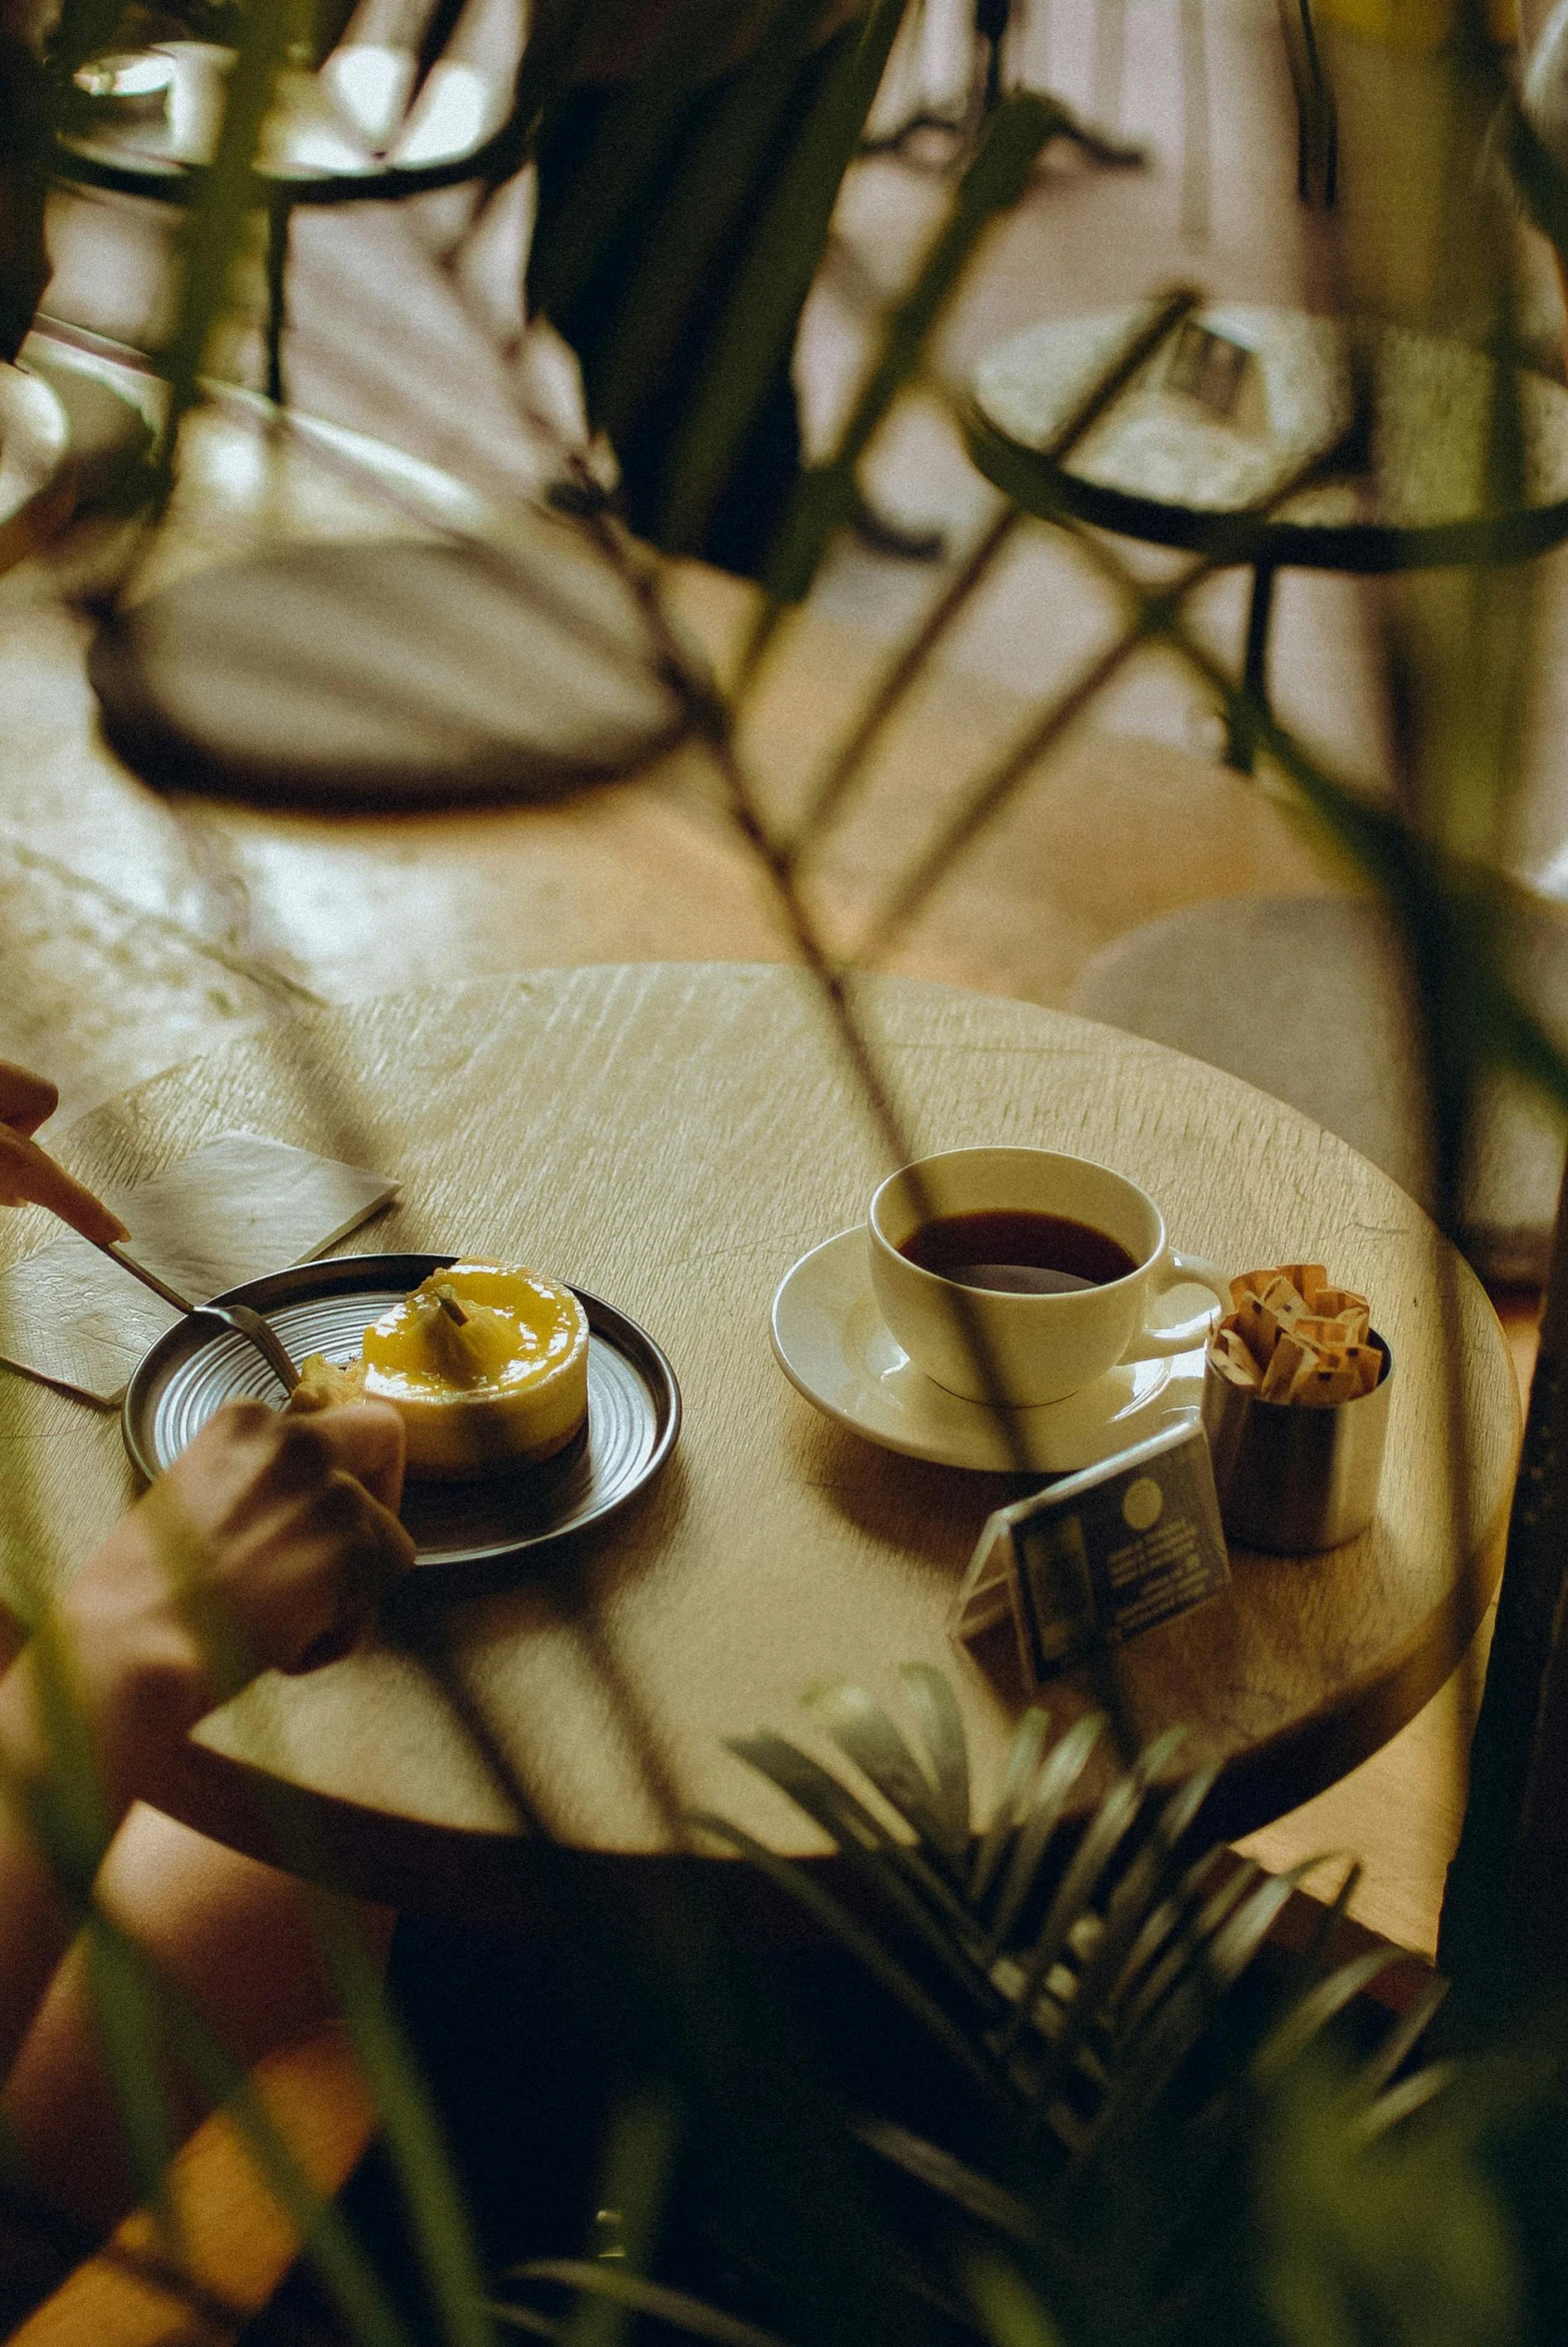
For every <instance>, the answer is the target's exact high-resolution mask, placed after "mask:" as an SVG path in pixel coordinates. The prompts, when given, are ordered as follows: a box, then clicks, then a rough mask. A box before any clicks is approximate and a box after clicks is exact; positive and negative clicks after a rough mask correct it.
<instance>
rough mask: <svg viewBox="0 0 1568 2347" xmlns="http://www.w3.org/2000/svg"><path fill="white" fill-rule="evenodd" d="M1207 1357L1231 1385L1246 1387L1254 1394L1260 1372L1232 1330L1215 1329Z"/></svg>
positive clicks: (1241, 1340)
mask: <svg viewBox="0 0 1568 2347" xmlns="http://www.w3.org/2000/svg"><path fill="white" fill-rule="evenodd" d="M1208 1357H1209V1359H1210V1360H1211V1361H1212V1362H1213V1364H1214V1366H1215V1368H1216V1369H1217V1370H1218V1371H1219V1373H1220V1375H1221V1376H1222V1377H1228V1378H1229V1379H1230V1382H1231V1384H1232V1385H1247V1386H1250V1387H1251V1389H1252V1390H1253V1391H1254V1392H1256V1390H1257V1388H1258V1386H1259V1384H1260V1383H1261V1381H1262V1372H1261V1371H1260V1369H1259V1368H1258V1365H1257V1362H1256V1361H1255V1360H1254V1359H1253V1358H1252V1355H1251V1353H1250V1352H1249V1351H1248V1349H1247V1346H1246V1343H1245V1341H1244V1339H1243V1338H1242V1337H1241V1336H1239V1335H1238V1334H1237V1333H1236V1331H1235V1329H1234V1328H1216V1329H1215V1331H1214V1334H1213V1337H1212V1339H1211V1340H1210V1343H1209V1348H1208Z"/></svg>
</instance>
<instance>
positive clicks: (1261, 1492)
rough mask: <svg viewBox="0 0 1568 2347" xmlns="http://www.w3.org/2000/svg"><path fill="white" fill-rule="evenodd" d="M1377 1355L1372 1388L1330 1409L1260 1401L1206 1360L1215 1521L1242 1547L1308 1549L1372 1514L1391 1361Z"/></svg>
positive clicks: (1353, 1530)
mask: <svg viewBox="0 0 1568 2347" xmlns="http://www.w3.org/2000/svg"><path fill="white" fill-rule="evenodd" d="M1368 1341H1369V1342H1370V1343H1372V1344H1375V1345H1376V1346H1377V1349H1378V1351H1379V1352H1380V1353H1381V1354H1382V1356H1383V1373H1382V1375H1381V1376H1380V1377H1379V1379H1378V1381H1377V1383H1376V1384H1375V1385H1374V1386H1373V1388H1372V1390H1371V1392H1370V1393H1359V1394H1357V1396H1356V1398H1355V1400H1354V1401H1340V1402H1336V1403H1335V1404H1334V1406H1333V1408H1332V1409H1303V1408H1302V1407H1301V1406H1300V1404H1299V1403H1292V1402H1287V1401H1264V1400H1262V1399H1261V1398H1260V1397H1259V1395H1257V1394H1256V1393H1253V1392H1249V1391H1248V1390H1247V1388H1246V1387H1245V1386H1243V1385H1233V1384H1232V1383H1231V1382H1230V1380H1229V1378H1228V1377H1222V1376H1221V1375H1220V1374H1219V1372H1218V1371H1217V1370H1216V1369H1215V1368H1214V1367H1213V1365H1212V1363H1210V1364H1209V1366H1208V1368H1207V1369H1206V1371H1205V1373H1204V1378H1203V1430H1204V1432H1205V1433H1206V1434H1207V1436H1208V1441H1209V1449H1210V1450H1211V1452H1212V1453H1213V1459H1214V1486H1215V1489H1216V1490H1217V1491H1218V1493H1219V1513H1220V1520H1221V1522H1222V1523H1223V1524H1224V1527H1225V1532H1226V1535H1227V1537H1228V1538H1229V1539H1232V1540H1235V1541H1238V1542H1239V1543H1240V1544H1241V1546H1242V1547H1243V1548H1262V1549H1265V1550H1267V1551H1268V1552H1269V1553H1271V1554H1273V1555H1276V1556H1310V1555H1312V1554H1314V1553H1315V1552H1316V1551H1317V1550H1319V1549H1322V1548H1337V1547H1339V1546H1340V1544H1341V1542H1343V1541H1345V1540H1353V1539H1354V1538H1355V1536H1356V1534H1357V1533H1358V1532H1364V1531H1365V1530H1366V1527H1367V1525H1368V1524H1369V1523H1370V1522H1371V1521H1372V1518H1373V1516H1374V1515H1375V1514H1376V1513H1377V1486H1378V1479H1379V1477H1380V1476H1381V1474H1382V1471H1383V1445H1384V1442H1385V1440H1386V1438H1387V1434H1388V1393H1389V1387H1390V1386H1391V1385H1392V1384H1393V1381H1394V1360H1393V1355H1392V1353H1391V1352H1390V1351H1389V1349H1388V1346H1387V1345H1386V1344H1385V1343H1384V1341H1383V1339H1382V1337H1381V1336H1379V1334H1378V1332H1377V1330H1376V1329H1375V1328H1373V1329H1372V1330H1371V1331H1370V1334H1369V1337H1368Z"/></svg>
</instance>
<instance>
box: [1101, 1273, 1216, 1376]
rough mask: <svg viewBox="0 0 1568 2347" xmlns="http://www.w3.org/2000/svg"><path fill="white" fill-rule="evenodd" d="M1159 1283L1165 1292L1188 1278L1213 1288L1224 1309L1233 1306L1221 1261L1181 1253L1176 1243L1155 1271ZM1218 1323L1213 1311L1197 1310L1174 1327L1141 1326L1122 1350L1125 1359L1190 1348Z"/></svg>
mask: <svg viewBox="0 0 1568 2347" xmlns="http://www.w3.org/2000/svg"><path fill="white" fill-rule="evenodd" d="M1154 1278H1155V1283H1156V1285H1157V1288H1158V1291H1159V1293H1160V1294H1161V1295H1163V1294H1164V1292H1165V1290H1166V1289H1167V1288H1168V1287H1180V1286H1181V1285H1183V1283H1184V1282H1186V1281H1187V1280H1192V1281H1195V1282H1196V1284H1197V1285H1198V1286H1200V1287H1208V1288H1212V1290H1213V1292H1214V1294H1215V1296H1216V1297H1217V1298H1218V1301H1219V1308H1220V1310H1221V1311H1222V1312H1228V1311H1229V1309H1230V1283H1229V1281H1228V1280H1227V1279H1226V1277H1225V1274H1224V1272H1223V1271H1222V1270H1221V1269H1220V1267H1219V1265H1218V1264H1217V1263H1211V1262H1209V1261H1208V1259H1207V1258H1206V1257H1205V1256H1203V1255H1184V1254H1179V1253H1178V1252H1177V1251H1176V1249H1175V1248H1174V1247H1171V1248H1170V1249H1169V1251H1168V1252H1167V1254H1166V1256H1165V1259H1164V1261H1163V1262H1162V1263H1160V1264H1158V1265H1157V1266H1156V1268H1155V1272H1154ZM1213 1324H1214V1314H1213V1312H1212V1311H1203V1312H1197V1313H1194V1315H1193V1316H1192V1318H1191V1319H1189V1320H1178V1321H1177V1322H1176V1324H1175V1326H1174V1327H1172V1328H1146V1327H1145V1328H1140V1329H1139V1330H1138V1332H1137V1334H1136V1335H1135V1336H1134V1337H1133V1339H1132V1342H1131V1343H1130V1344H1129V1345H1128V1346H1127V1349H1126V1351H1125V1352H1124V1353H1123V1354H1122V1356H1121V1357H1122V1359H1123V1360H1124V1361H1147V1360H1158V1359H1160V1358H1161V1357H1162V1356H1163V1355H1164V1354H1166V1353H1170V1352H1190V1351H1191V1350H1192V1348H1193V1346H1194V1345H1197V1344H1202V1343H1203V1342H1204V1340H1205V1339H1206V1338H1207V1336H1208V1333H1209V1330H1210V1328H1211V1327H1212V1326H1213Z"/></svg>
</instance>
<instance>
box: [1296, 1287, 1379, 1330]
mask: <svg viewBox="0 0 1568 2347" xmlns="http://www.w3.org/2000/svg"><path fill="white" fill-rule="evenodd" d="M1307 1309H1308V1311H1309V1312H1311V1313H1312V1314H1313V1316H1314V1317H1315V1318H1317V1319H1323V1320H1340V1319H1344V1318H1346V1317H1349V1318H1350V1319H1351V1320H1352V1321H1354V1322H1356V1323H1358V1325H1357V1326H1356V1333H1355V1341H1356V1343H1358V1344H1364V1343H1365V1341H1366V1332H1367V1329H1368V1328H1369V1327H1370V1326H1371V1322H1372V1312H1371V1307H1370V1305H1369V1304H1368V1302H1367V1300H1366V1297H1365V1296H1364V1295H1358V1294H1357V1293H1356V1291H1355V1289H1354V1288H1353V1287H1327V1286H1324V1287H1318V1288H1315V1289H1314V1290H1313V1292H1312V1293H1311V1294H1310V1295H1309V1296H1308V1297H1307Z"/></svg>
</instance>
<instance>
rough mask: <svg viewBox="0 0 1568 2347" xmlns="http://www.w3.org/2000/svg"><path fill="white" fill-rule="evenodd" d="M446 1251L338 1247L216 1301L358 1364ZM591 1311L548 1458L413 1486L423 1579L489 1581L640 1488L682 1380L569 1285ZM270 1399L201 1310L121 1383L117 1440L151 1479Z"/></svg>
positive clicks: (666, 1447)
mask: <svg viewBox="0 0 1568 2347" xmlns="http://www.w3.org/2000/svg"><path fill="white" fill-rule="evenodd" d="M458 1260H459V1257H458V1256H456V1255H426V1254H409V1255H346V1256H339V1257H335V1258H333V1259H330V1260H329V1261H326V1262H317V1263H300V1264H298V1265H296V1267H295V1268H294V1269H293V1270H289V1271H277V1272H274V1273H273V1274H272V1275H271V1276H270V1277H268V1278H266V1279H252V1280H248V1281H247V1282H246V1284H245V1285H244V1286H243V1287H231V1288H228V1289H226V1290H225V1292H224V1294H223V1295H222V1296H216V1297H214V1299H213V1300H214V1301H215V1302H220V1303H248V1304H250V1305H252V1306H253V1307H254V1308H255V1309H256V1310H257V1311H260V1312H265V1313H266V1315H267V1317H268V1319H269V1320H271V1322H272V1323H273V1325H274V1327H275V1328H276V1329H277V1331H278V1333H279V1335H280V1336H281V1337H282V1338H283V1341H284V1343H285V1344H286V1345H287V1346H288V1348H289V1350H290V1352H292V1353H293V1355H294V1357H295V1359H296V1360H300V1359H301V1358H302V1357H303V1356H304V1355H305V1354H306V1353H308V1352H321V1353H325V1354H326V1356H327V1358H328V1359H329V1360H337V1361H348V1360H354V1359H357V1358H358V1356H359V1349H360V1338H361V1336H362V1335H363V1334H364V1331H365V1330H366V1328H367V1327H368V1326H369V1325H370V1323H371V1321H372V1320H375V1319H379V1318H380V1317H381V1314H382V1313H383V1312H384V1311H386V1310H387V1309H388V1308H389V1307H390V1306H391V1305H392V1304H394V1303H397V1302H398V1301H399V1300H400V1299H401V1298H402V1297H403V1296H405V1295H407V1294H408V1292H409V1290H410V1289H411V1288H413V1287H417V1286H418V1285H419V1283H420V1281H421V1280H422V1279H425V1278H428V1277H429V1275H430V1273H431V1272H432V1271H439V1270H444V1269H445V1268H446V1266H447V1265H448V1264H449V1263H453V1262H456V1261H458ZM573 1293H574V1294H575V1295H576V1296H577V1297H578V1299H579V1300H580V1302H581V1303H582V1305H583V1308H584V1310H585V1311H586V1312H587V1314H588V1325H589V1356H588V1427H587V1434H586V1438H585V1437H583V1436H580V1437H579V1438H578V1439H577V1440H576V1441H574V1442H572V1443H570V1444H569V1445H568V1447H567V1448H566V1449H565V1450H564V1451H562V1452H561V1453H560V1454H559V1456H558V1457H557V1458H554V1459H551V1460H548V1461H547V1462H546V1464H545V1465H544V1466H542V1467H530V1468H525V1469H523V1470H521V1471H520V1472H518V1473H516V1474H513V1475H489V1476H486V1477H485V1478H484V1479H483V1480H477V1481H475V1482H472V1483H417V1482H411V1483H410V1484H409V1485H408V1487H407V1489H406V1491H405V1493H404V1500H403V1521H404V1522H405V1523H406V1524H407V1526H408V1528H409V1530H410V1532H411V1533H412V1534H413V1536H414V1541H415V1545H416V1548H417V1551H418V1554H417V1558H416V1565H417V1569H418V1574H419V1582H420V1584H421V1585H422V1586H424V1585H427V1582H428V1584H429V1585H433V1586H434V1585H437V1584H439V1585H440V1586H443V1587H451V1586H453V1585H455V1584H459V1583H461V1584H462V1585H463V1586H465V1587H469V1586H472V1587H479V1586H485V1585H493V1584H494V1582H496V1581H500V1580H503V1579H505V1578H507V1577H509V1576H508V1575H506V1574H505V1573H503V1572H500V1571H497V1570H495V1569H494V1568H498V1567H501V1566H504V1565H507V1564H509V1563H515V1562H519V1561H524V1560H526V1561H528V1562H530V1563H532V1562H535V1561H536V1560H541V1559H543V1557H544V1556H545V1555H547V1554H548V1553H549V1552H550V1551H551V1550H553V1549H555V1548H558V1547H560V1546H561V1545H562V1544H563V1543H564V1542H566V1541H569V1540H576V1539H577V1538H578V1537H580V1536H581V1535H582V1534H583V1533H584V1532H586V1531H587V1530H588V1529H589V1528H590V1527H591V1526H592V1527H595V1528H600V1527H603V1526H604V1525H605V1524H607V1523H608V1522H609V1521H610V1519H611V1518H612V1517H614V1516H616V1515H618V1514H619V1513H620V1512H621V1510H622V1509H623V1508H625V1507H627V1506H629V1505H630V1504H631V1502H632V1501H633V1500H634V1499H635V1498H636V1497H637V1496H638V1494H639V1493H641V1492H642V1491H644V1490H646V1488H647V1486H648V1485H649V1484H650V1483H651V1482H652V1481H653V1479H654V1477H655V1476H656V1475H657V1474H658V1472H659V1470H660V1468H661V1467H662V1466H663V1465H664V1463H665V1461H666V1459H667V1458H668V1457H669V1456H670V1453H671V1451H672V1450H673V1449H674V1447H675V1441H676V1436H677V1434H678V1433H679V1432H680V1428H681V1388H680V1386H679V1385H678V1384H677V1383H676V1376H675V1371H674V1369H672V1367H671V1365H670V1363H669V1361H668V1360H667V1359H666V1357H665V1355H664V1353H663V1352H662V1351H661V1350H660V1348H659V1346H658V1345H657V1344H656V1343H655V1342H654V1340H653V1338H652V1337H651V1336H650V1335H648V1334H647V1332H646V1331H645V1330H644V1329H642V1328H640V1327H639V1326H638V1324H637V1322H636V1321H635V1320H630V1319H628V1318H627V1316H626V1314H625V1313H624V1312H618V1311H617V1310H616V1308H615V1306H614V1304H608V1303H605V1302H603V1301H602V1300H601V1299H600V1297H598V1296H597V1295H589V1294H587V1293H586V1292H585V1291H584V1290H583V1289H582V1288H580V1287H579V1288H574V1289H573ZM246 1397H252V1398H255V1399H258V1400H262V1401H268V1402H271V1403H273V1404H274V1405H277V1404H278V1403H280V1402H281V1401H282V1394H281V1392H280V1390H279V1386H278V1381H277V1379H276V1378H275V1377H274V1375H273V1373H272V1371H271V1370H270V1369H269V1368H268V1366H267V1364H266V1362H265V1361H264V1360H263V1359H262V1357H261V1355H260V1354H259V1353H258V1352H257V1351H256V1350H255V1348H254V1347H253V1346H252V1345H250V1344H248V1343H247V1342H246V1340H245V1338H244V1337H243V1336H241V1335H239V1334H238V1333H237V1332H236V1331H235V1330H233V1329H232V1328H225V1327H222V1326H220V1325H218V1324H217V1323H215V1322H213V1321H210V1320H203V1319H201V1318H200V1317H198V1316H193V1317H192V1318H190V1319H186V1320H181V1321H179V1322H177V1324H176V1325H175V1326H174V1327H173V1328H171V1329H170V1330H169V1332H168V1334H167V1335H165V1336H161V1337H160V1338H159V1340H158V1342H157V1343H156V1344H155V1345H154V1346H153V1348H152V1350H151V1351H150V1352H149V1353H148V1354H147V1355H146V1356H145V1358H144V1359H143V1360H142V1361H141V1363H140V1364H139V1366H138V1367H137V1370H136V1373H135V1375H134V1376H133V1377H132V1379H131V1382H130V1385H129V1386H128V1388H127V1390H126V1396H125V1406H124V1409H123V1411H122V1414H121V1425H122V1428H123V1430H124V1434H125V1446H126V1448H127V1450H129V1452H130V1454H131V1457H132V1459H133V1460H134V1462H135V1464H136V1465H137V1466H138V1467H139V1468H140V1470H141V1472H142V1473H143V1474H144V1475H146V1476H147V1477H148V1478H149V1479H150V1478H151V1477H152V1476H154V1475H157V1474H161V1473H162V1472H163V1470H164V1469H165V1467H168V1466H172V1465H173V1463H174V1461H175V1460H176V1459H177V1458H178V1457H179V1455H180V1453H181V1451H182V1450H184V1449H185V1448H186V1446H187V1444H188V1443H190V1442H191V1441H192V1440H193V1439H194V1437H195V1436H196V1435H197V1434H198V1433H199V1432H200V1431H201V1429H202V1427H203V1426H204V1425H205V1424H206V1423H207V1420H208V1419H209V1418H210V1417H211V1416H212V1415H213V1414H214V1412H215V1411H216V1410H218V1409H219V1408H220V1407H221V1406H222V1404H223V1403H224V1402H226V1401H235V1400H240V1399H243V1398H246Z"/></svg>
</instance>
